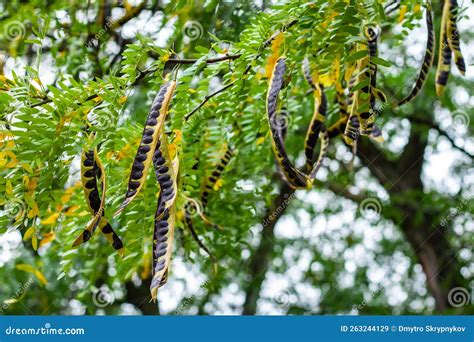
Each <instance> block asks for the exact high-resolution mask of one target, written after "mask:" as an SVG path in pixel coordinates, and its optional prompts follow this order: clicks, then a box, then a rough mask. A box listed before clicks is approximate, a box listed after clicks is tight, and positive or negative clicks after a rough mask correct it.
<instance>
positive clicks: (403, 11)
mask: <svg viewBox="0 0 474 342" xmlns="http://www.w3.org/2000/svg"><path fill="white" fill-rule="evenodd" d="M407 9H408V7H407V5H403V6H402V7H400V14H399V15H398V22H399V23H401V22H402V21H403V19H405V14H406V13H407Z"/></svg>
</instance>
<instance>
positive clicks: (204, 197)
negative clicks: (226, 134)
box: [201, 145, 234, 208]
mask: <svg viewBox="0 0 474 342" xmlns="http://www.w3.org/2000/svg"><path fill="white" fill-rule="evenodd" d="M233 153H234V151H233V149H232V148H231V147H229V146H228V145H226V150H225V153H224V156H223V157H222V159H221V160H220V161H219V163H217V165H216V168H215V169H214V171H212V174H211V175H210V176H209V177H208V178H207V180H206V182H205V183H204V187H203V191H202V193H201V203H202V206H203V208H205V207H206V206H207V203H208V197H209V193H210V192H211V191H212V190H213V189H214V185H215V184H216V183H217V180H218V179H219V178H220V176H221V174H222V172H224V169H225V167H226V166H227V164H229V162H230V159H231V158H232V155H233Z"/></svg>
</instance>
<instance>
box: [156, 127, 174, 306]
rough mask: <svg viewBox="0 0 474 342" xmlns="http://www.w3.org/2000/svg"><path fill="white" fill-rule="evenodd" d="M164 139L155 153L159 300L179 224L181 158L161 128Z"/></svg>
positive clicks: (162, 138)
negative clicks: (173, 154)
mask: <svg viewBox="0 0 474 342" xmlns="http://www.w3.org/2000/svg"><path fill="white" fill-rule="evenodd" d="M160 133H161V134H160V140H159V141H157V146H156V148H155V152H154V154H153V165H154V167H155V176H156V179H157V181H158V183H159V185H160V194H159V196H158V204H157V209H156V213H155V227H154V232H153V271H152V274H153V278H152V281H151V285H150V292H151V297H152V300H156V298H157V294H158V288H160V287H161V286H163V285H164V284H165V283H166V281H167V280H168V272H169V267H170V263H171V254H172V250H173V239H174V228H175V220H176V215H175V200H176V193H177V181H176V178H177V176H178V169H179V163H178V161H179V159H178V155H176V158H175V160H176V162H172V161H171V159H170V154H169V150H168V143H167V141H166V136H165V134H164V132H163V128H161V132H160Z"/></svg>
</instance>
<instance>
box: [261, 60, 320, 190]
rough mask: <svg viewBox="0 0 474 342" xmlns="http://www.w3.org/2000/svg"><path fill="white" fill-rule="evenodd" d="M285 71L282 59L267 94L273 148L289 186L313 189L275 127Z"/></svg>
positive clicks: (278, 61) (279, 130)
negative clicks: (294, 161)
mask: <svg viewBox="0 0 474 342" xmlns="http://www.w3.org/2000/svg"><path fill="white" fill-rule="evenodd" d="M285 70H286V64H285V58H284V57H280V58H279V59H278V60H277V62H276V63H275V66H274V68H273V72H272V76H271V78H270V82H269V84H270V86H269V88H268V92H267V119H268V125H269V127H270V133H271V137H272V147H273V152H274V154H275V158H276V160H277V162H278V165H279V166H280V168H281V170H282V172H283V174H284V175H285V178H286V180H287V181H288V184H289V185H290V186H291V187H292V188H295V189H300V188H304V189H307V188H309V187H311V181H310V179H309V178H308V177H307V176H306V175H305V174H304V173H303V172H301V171H299V170H298V169H297V168H296V167H295V166H294V165H293V164H292V163H291V161H290V160H289V158H288V155H287V153H286V150H285V146H284V144H283V140H282V136H281V129H279V128H277V127H275V125H274V124H273V121H274V118H275V115H276V112H277V107H278V106H277V103H278V95H279V93H280V90H281V88H282V86H283V78H284V74H285Z"/></svg>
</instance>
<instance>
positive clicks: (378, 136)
mask: <svg viewBox="0 0 474 342" xmlns="http://www.w3.org/2000/svg"><path fill="white" fill-rule="evenodd" d="M370 137H371V138H372V139H373V140H374V141H376V142H378V143H383V142H384V138H383V135H382V130H381V129H380V127H378V126H377V125H374V129H373V130H372V134H371V135H370Z"/></svg>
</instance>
